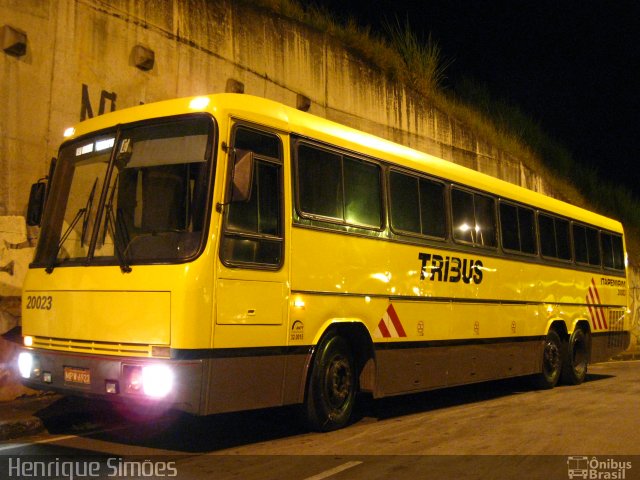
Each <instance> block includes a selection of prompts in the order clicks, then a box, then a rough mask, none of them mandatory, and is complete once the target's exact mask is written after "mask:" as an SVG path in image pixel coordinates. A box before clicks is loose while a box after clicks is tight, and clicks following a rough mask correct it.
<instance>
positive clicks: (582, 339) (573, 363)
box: [562, 327, 589, 385]
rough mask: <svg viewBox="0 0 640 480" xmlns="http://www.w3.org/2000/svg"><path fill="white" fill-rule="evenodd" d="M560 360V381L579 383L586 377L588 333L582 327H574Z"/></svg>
mask: <svg viewBox="0 0 640 480" xmlns="http://www.w3.org/2000/svg"><path fill="white" fill-rule="evenodd" d="M565 351H566V356H565V359H564V361H563V362H562V383H565V384H567V385H579V384H581V383H582V382H584V380H585V378H587V366H588V364H589V335H588V334H587V332H585V331H584V329H582V328H579V327H578V328H576V329H575V330H574V331H573V333H572V334H571V336H570V337H569V342H568V344H567V348H566V350H565Z"/></svg>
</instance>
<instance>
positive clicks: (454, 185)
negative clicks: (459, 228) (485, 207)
mask: <svg viewBox="0 0 640 480" xmlns="http://www.w3.org/2000/svg"><path fill="white" fill-rule="evenodd" d="M448 190H449V195H448V200H449V209H448V210H449V216H450V218H449V226H450V234H451V239H452V241H453V242H454V243H455V244H458V245H465V246H468V247H473V248H481V249H484V250H487V251H490V250H492V251H494V252H497V251H498V245H499V243H500V242H499V236H500V235H499V222H500V219H499V218H498V212H497V211H496V209H497V205H498V199H497V197H496V196H494V195H491V194H489V193H486V192H483V191H481V190H477V189H474V188H471V187H467V186H466V185H460V184H457V183H451V184H450V185H449V189H448ZM455 190H459V191H461V192H463V193H467V194H470V195H471V196H472V200H473V222H474V225H475V223H476V200H475V197H476V195H480V196H482V197H486V198H489V199H491V200H493V234H494V238H495V245H484V244H482V243H479V242H477V241H475V240H472V241H467V240H463V239H459V238H456V235H455V225H454V218H453V216H454V213H453V192H454V191H455ZM472 238H473V236H472Z"/></svg>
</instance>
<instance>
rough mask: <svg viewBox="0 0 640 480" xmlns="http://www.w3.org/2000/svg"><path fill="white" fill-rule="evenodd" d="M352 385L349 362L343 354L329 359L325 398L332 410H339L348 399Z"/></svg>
mask: <svg viewBox="0 0 640 480" xmlns="http://www.w3.org/2000/svg"><path fill="white" fill-rule="evenodd" d="M352 386H353V378H352V372H351V364H350V363H349V360H348V359H347V358H346V357H345V356H343V355H336V356H335V357H333V358H332V359H331V362H330V363H329V366H328V368H327V375H326V377H325V392H326V398H327V401H328V403H329V405H330V406H331V408H332V409H333V410H340V409H341V408H342V407H343V406H344V405H345V404H346V403H347V402H348V400H349V397H350V396H351V391H352Z"/></svg>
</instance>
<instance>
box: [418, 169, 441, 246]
mask: <svg viewBox="0 0 640 480" xmlns="http://www.w3.org/2000/svg"><path fill="white" fill-rule="evenodd" d="M445 212H446V209H445V205H444V185H443V184H441V183H438V182H433V181H431V180H427V179H425V178H421V179H420V220H421V221H422V234H423V235H428V236H430V237H437V238H445V236H446V233H445V231H446V228H447V221H446V219H445Z"/></svg>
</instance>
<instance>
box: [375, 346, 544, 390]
mask: <svg viewBox="0 0 640 480" xmlns="http://www.w3.org/2000/svg"><path fill="white" fill-rule="evenodd" d="M412 345H415V344H414V343H413V342H412ZM376 347H377V348H376V358H377V360H378V385H377V387H378V388H377V390H376V397H385V396H389V395H397V394H402V393H409V392H417V391H422V390H430V389H434V388H439V387H446V386H453V385H464V384H468V383H475V382H482V381H486V380H494V379H500V378H508V377H517V376H522V375H529V374H533V373H537V372H539V371H540V359H541V358H542V347H543V342H542V341H541V340H536V339H530V340H525V341H512V342H495V343H489V342H487V343H479V344H470V345H448V346H429V342H424V345H417V346H413V347H411V348H407V346H406V344H403V343H395V344H386V345H382V344H377V345H376Z"/></svg>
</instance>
